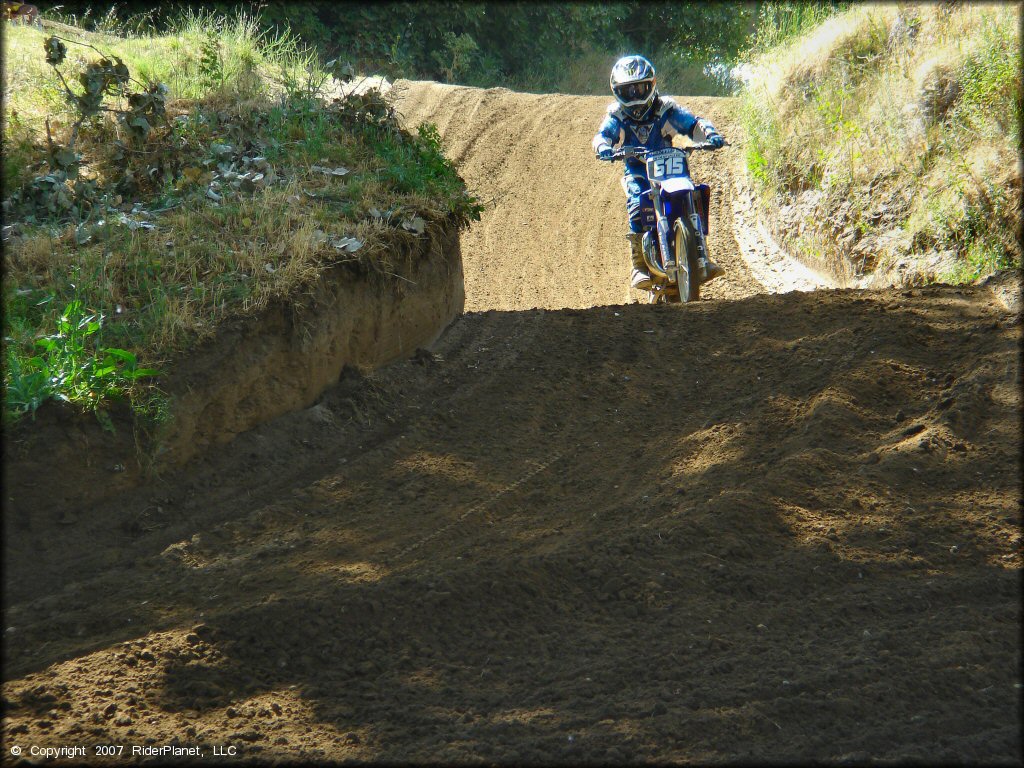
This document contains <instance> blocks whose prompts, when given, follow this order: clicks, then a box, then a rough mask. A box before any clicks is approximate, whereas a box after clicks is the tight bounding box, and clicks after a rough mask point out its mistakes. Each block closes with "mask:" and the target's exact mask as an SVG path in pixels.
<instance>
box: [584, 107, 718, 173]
mask: <svg viewBox="0 0 1024 768" xmlns="http://www.w3.org/2000/svg"><path fill="white" fill-rule="evenodd" d="M697 125H698V123H697V118H696V117H695V116H694V115H693V113H691V112H690V111H689V110H687V109H683V108H682V107H680V106H679V105H678V104H676V103H675V101H673V100H672V99H670V98H667V97H660V98H659V99H658V100H657V101H656V102H655V103H654V106H653V108H652V109H651V111H650V114H649V115H648V116H647V119H646V120H643V121H636V120H634V119H633V118H632V117H630V116H629V115H627V114H626V113H625V111H624V110H623V109H622V106H621V105H620V104H619V103H618V102H613V103H612V104H609V105H608V114H607V115H606V116H605V118H604V122H602V123H601V127H600V128H599V129H598V131H597V135H595V136H594V141H593V147H594V153H595V154H597V153H598V152H599V151H600V150H601V148H602V147H604V146H608V147H611V148H613V149H617V148H618V147H620V146H630V147H646V148H647V149H655V150H656V149H664V148H665V147H670V146H672V137H673V136H676V135H682V136H688V137H690V138H692V137H693V130H694V128H695V127H696V126H697ZM643 172H644V162H643V160H638V159H637V158H635V157H630V158H627V159H626V174H628V175H633V174H643Z"/></svg>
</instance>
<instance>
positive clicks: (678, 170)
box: [647, 149, 686, 179]
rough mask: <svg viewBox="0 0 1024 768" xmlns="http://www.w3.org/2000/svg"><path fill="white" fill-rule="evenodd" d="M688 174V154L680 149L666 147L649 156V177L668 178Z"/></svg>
mask: <svg viewBox="0 0 1024 768" xmlns="http://www.w3.org/2000/svg"><path fill="white" fill-rule="evenodd" d="M685 175H686V155H684V154H683V153H682V152H680V151H679V150H678V149H666V150H664V151H663V152H658V153H657V154H654V155H650V156H649V157H648V158H647V177H648V178H649V179H667V178H671V177H674V176H685Z"/></svg>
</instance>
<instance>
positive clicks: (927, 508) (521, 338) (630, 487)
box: [4, 97, 1022, 764]
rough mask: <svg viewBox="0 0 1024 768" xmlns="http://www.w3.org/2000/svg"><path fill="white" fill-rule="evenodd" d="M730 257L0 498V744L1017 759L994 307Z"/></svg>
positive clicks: (513, 318) (1016, 400)
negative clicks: (136, 480)
mask: <svg viewBox="0 0 1024 768" xmlns="http://www.w3.org/2000/svg"><path fill="white" fill-rule="evenodd" d="M538 98H539V97H538ZM585 138H586V139H587V140H589V134H588V135H586V136H585ZM612 189H613V191H614V193H615V194H616V195H617V196H621V191H620V190H619V189H618V188H617V186H616V187H613V188H612ZM555 191H556V192H557V191H558V189H557V188H556V189H555ZM620 204H621V200H620V198H619V197H615V198H614V205H615V206H619V205H620ZM611 205H612V203H611V202H610V203H609V206H611ZM616 215H620V214H616ZM730 220H731V217H730ZM481 224H482V225H485V224H486V222H481ZM491 226H493V223H492V225H491ZM722 237H723V238H724V237H726V233H723V235H722ZM720 242H722V241H720ZM463 252H464V255H465V257H466V265H467V286H470V285H472V284H473V281H474V280H478V279H479V272H474V273H473V276H472V277H471V276H470V268H471V265H472V258H473V257H472V256H470V255H468V254H466V251H465V248H464V251H463ZM617 253H618V254H619V255H618V256H616V258H622V259H624V258H625V254H624V251H623V252H617ZM720 255H721V256H722V259H723V261H726V262H728V263H732V264H739V262H738V257H736V255H735V254H730V253H723V254H720ZM616 264H617V266H616V267H615V269H616V270H617V271H616V273H615V274H614V275H609V276H608V277H607V278H606V279H607V280H608V281H612V280H620V279H622V280H624V278H625V275H624V272H623V271H622V270H619V266H621V264H619V263H618V262H616ZM496 269H497V268H496ZM609 269H610V268H609ZM620 272H622V273H621V274H620ZM740 273H741V270H740V269H739V267H737V268H736V269H734V270H732V272H731V275H730V276H729V277H727V278H723V279H722V285H723V287H722V288H720V289H718V290H719V291H721V292H722V293H723V294H726V295H719V296H718V297H716V298H712V299H710V300H707V301H701V302H699V303H698V304H696V305H690V306H685V307H681V306H659V307H652V306H646V305H639V304H621V305H610V306H589V307H574V306H572V305H573V303H574V302H575V301H577V298H576V297H575V295H574V296H573V297H571V300H567V301H566V302H565V304H564V305H563V306H564V307H567V308H561V309H554V308H547V309H529V308H518V309H515V308H513V309H508V308H506V311H494V310H489V311H474V312H470V313H467V314H466V315H464V316H463V317H461V318H460V319H458V320H457V321H456V322H455V323H454V325H453V326H452V327H451V328H450V329H449V331H448V332H447V333H446V334H445V335H444V336H443V337H442V338H441V340H440V341H439V342H438V343H437V344H436V345H434V346H433V347H432V349H431V350H430V351H429V352H428V351H422V352H419V353H417V354H416V355H415V356H414V357H413V358H412V359H410V360H407V361H404V362H401V363H396V364H393V365H391V366H389V367H387V368H385V369H382V370H378V371H376V372H374V373H368V374H360V373H358V372H355V371H352V370H346V371H345V372H344V373H343V375H342V377H341V380H340V381H339V382H338V384H337V385H336V386H334V387H332V388H331V389H329V390H328V391H327V392H326V393H325V394H324V396H323V397H322V398H321V399H320V401H319V402H318V403H317V404H316V405H314V406H313V407H311V408H308V409H306V410H303V411H299V412H296V413H292V414H289V415H286V416H282V417H280V418H278V419H276V420H275V421H273V422H270V423H267V424H264V425H263V426H261V427H258V428H257V429H254V430H252V431H250V432H247V433H243V434H240V435H239V436H238V437H237V438H236V439H235V440H234V441H232V442H231V443H230V444H228V445H226V446H224V447H223V448H222V449H221V450H219V451H218V452H217V453H215V454H212V455H208V456H207V457H206V458H205V459H203V460H202V461H200V462H195V463H193V464H192V465H190V466H189V467H188V468H187V469H185V470H182V471H179V472H177V473H170V474H167V475H165V476H164V477H162V478H160V479H159V480H158V481H156V482H154V483H153V484H152V485H151V486H148V487H146V488H143V489H137V490H134V491H129V492H127V493H124V494H120V495H118V496H116V497H114V498H113V499H111V500H110V501H108V503H106V504H104V505H102V506H95V505H94V506H89V505H83V506H82V507H81V508H80V509H79V510H78V511H77V513H76V515H75V516H74V520H72V521H71V522H66V523H65V524H58V523H59V521H58V520H56V519H55V512H54V511H52V510H46V509H39V510H32V511H31V513H29V514H24V515H21V516H19V517H18V518H16V519H8V520H7V522H6V531H5V533H6V536H5V545H4V546H5V556H6V557H5V560H6V566H7V567H6V573H5V587H6V612H5V619H4V626H5V628H6V629H5V635H4V638H5V644H4V649H5V658H4V670H5V681H6V682H5V686H4V700H5V702H4V703H5V717H4V744H5V748H9V747H10V745H14V744H18V745H21V746H22V747H23V748H24V749H26V750H27V749H28V747H29V746H30V745H37V746H60V745H75V744H82V745H96V744H124V745H144V744H147V743H149V744H153V745H164V744H171V743H178V744H181V745H185V746H190V745H196V744H198V745H200V746H201V747H202V749H204V750H205V752H206V756H207V759H208V760H212V759H213V757H212V750H213V748H214V747H215V746H218V745H221V746H224V745H229V744H230V745H234V746H236V747H237V748H238V750H239V752H240V753H241V754H242V755H243V756H244V757H246V758H247V759H249V760H262V761H266V762H274V761H295V760H302V761H313V760H344V759H347V758H354V759H358V760H368V761H387V762H432V763H469V762H472V763H481V762H483V763H489V764H493V763H506V764H509V763H515V764H520V763H530V762H534V763H544V764H551V763H583V762H588V763H594V762H599V763H615V764H618V763H626V762H652V761H653V762H659V763H667V762H694V761H696V762H743V763H747V762H764V761H778V762H793V761H808V760H812V761H824V762H853V763H860V762H868V761H870V760H872V759H878V760H886V761H898V762H914V761H918V762H924V763H934V762H938V761H941V762H952V761H958V762H962V761H966V762H970V763H985V764H994V763H1000V764H1002V763H1007V764H1019V763H1020V762H1021V759H1022V752H1021V748H1022V743H1021V729H1020V715H1021V688H1020V681H1021V675H1020V650H1021V644H1020V628H1021V614H1020V605H1021V579H1020V574H1021V564H1022V562H1021V557H1022V549H1021V528H1020V522H1021V520H1020V501H1021V471H1020V470H1021V466H1020V461H1019V448H1020V442H1021V428H1020V385H1021V381H1020V359H1021V358H1020V341H1021V335H1020V315H1019V313H1016V314H1014V313H1011V312H1009V311H1007V310H1006V308H1005V306H1004V305H1003V304H1001V303H999V301H997V299H996V298H995V296H994V294H993V292H992V291H991V290H989V289H988V288H986V287H982V286H976V287H965V288H950V287H947V286H935V287H930V288H922V289H913V290H910V291H905V292H900V291H895V290H889V291H878V292H866V291H819V292H816V293H790V294H782V295H766V294H753V295H751V294H752V291H751V290H749V286H750V283H748V282H743V280H746V279H747V278H744V277H734V276H735V275H738V274H740ZM730 280H734V282H729V281H730ZM609 284H610V282H609ZM507 285H508V286H513V285H515V281H514V280H512V279H510V281H509V282H508V283H507ZM552 285H556V284H552ZM509 290H510V291H511V290H512V288H511V287H510V288H509ZM552 290H554V289H552ZM616 290H617V289H616ZM730 291H734V292H735V294H734V295H735V298H729V297H728V293H729V292H730ZM509 296H510V297H511V296H512V294H511V293H510V294H509ZM471 297H472V294H471V293H467V304H470V303H471V301H472V300H473V299H471ZM513 298H514V297H513ZM511 300H512V299H510V301H511ZM519 300H520V299H515V301H519ZM545 301H546V302H549V303H551V304H555V303H557V297H556V296H553V295H551V294H548V295H547V297H546V298H545ZM595 303H599V302H595ZM5 759H9V755H8V754H5ZM168 761H170V760H169V759H168ZM90 762H93V763H97V762H100V761H99V760H98V759H96V758H92V759H91V760H90ZM110 762H124V760H123V759H122V760H120V761H118V760H111V761H110Z"/></svg>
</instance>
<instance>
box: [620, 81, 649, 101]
mask: <svg viewBox="0 0 1024 768" xmlns="http://www.w3.org/2000/svg"><path fill="white" fill-rule="evenodd" d="M653 91H654V82H653V81H652V80H641V81H640V82H638V83H623V84H622V85H617V86H615V95H616V96H617V97H618V99H619V101H621V102H622V103H623V104H643V103H644V102H645V101H647V99H648V98H649V97H650V95H651V93H652V92H653Z"/></svg>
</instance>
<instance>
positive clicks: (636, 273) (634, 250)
mask: <svg viewBox="0 0 1024 768" xmlns="http://www.w3.org/2000/svg"><path fill="white" fill-rule="evenodd" d="M626 239H627V240H629V250H630V257H631V258H632V260H633V272H632V273H631V274H630V285H632V286H633V287H634V288H636V289H637V290H638V291H649V290H650V289H651V273H650V272H648V271H647V262H645V261H644V236H643V233H642V232H630V233H629V234H628V235H626Z"/></svg>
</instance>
